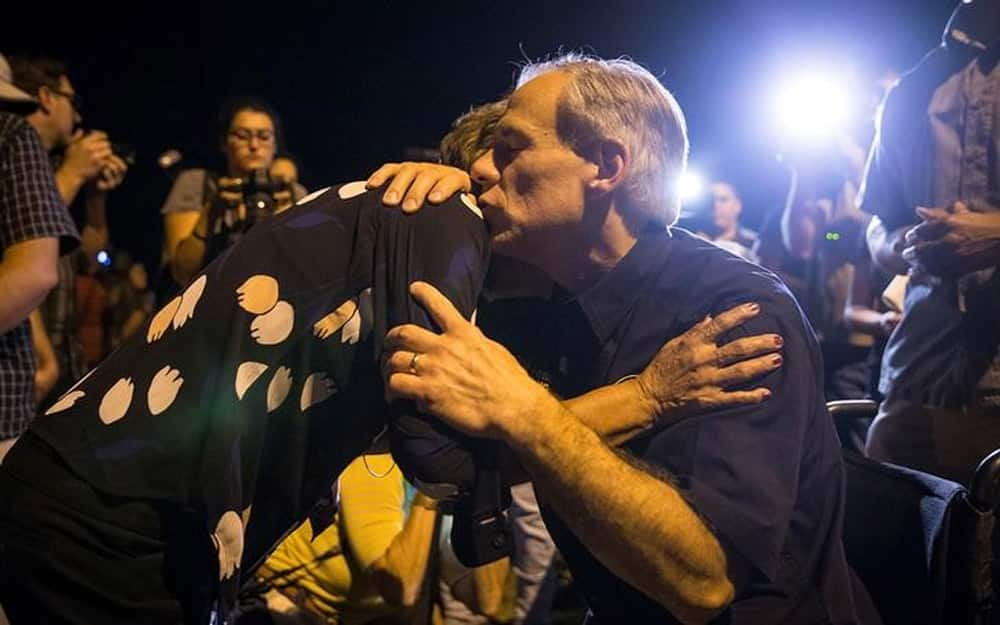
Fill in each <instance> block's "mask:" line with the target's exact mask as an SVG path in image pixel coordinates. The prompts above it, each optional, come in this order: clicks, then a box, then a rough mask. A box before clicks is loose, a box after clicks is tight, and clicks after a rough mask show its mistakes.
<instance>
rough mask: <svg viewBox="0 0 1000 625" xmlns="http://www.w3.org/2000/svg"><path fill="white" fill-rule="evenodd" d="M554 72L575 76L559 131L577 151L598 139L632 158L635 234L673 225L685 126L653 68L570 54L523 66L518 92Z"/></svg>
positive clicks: (630, 216) (629, 194) (628, 191)
mask: <svg viewBox="0 0 1000 625" xmlns="http://www.w3.org/2000/svg"><path fill="white" fill-rule="evenodd" d="M552 71H559V72H564V73H566V74H568V75H569V77H570V82H569V83H568V84H567V86H566V88H565V89H564V91H563V93H562V94H561V95H560V96H559V103H558V118H557V122H556V132H557V133H558V134H559V138H560V139H561V140H562V141H563V142H564V143H566V144H567V145H568V146H570V147H571V148H573V149H574V150H576V151H578V152H583V151H584V149H585V148H586V147H587V146H588V145H589V144H591V143H592V142H593V141H594V140H595V139H614V140H617V141H620V142H622V143H623V144H624V145H626V146H627V147H628V149H629V152H630V153H631V156H632V169H631V171H630V172H628V174H627V178H626V179H625V181H624V184H623V190H624V194H625V195H624V197H625V200H626V204H627V206H626V214H625V217H626V219H627V221H628V222H629V224H630V226H631V227H632V228H633V230H636V229H638V228H642V227H643V226H645V225H646V224H647V223H648V222H650V221H655V222H656V223H658V224H660V225H664V226H668V225H671V224H673V223H674V222H675V221H676V220H677V215H678V214H679V213H680V207H681V197H680V178H681V175H682V174H683V173H684V168H685V167H686V166H687V154H688V139H687V124H686V122H685V121H684V113H683V112H681V107H680V105H678V104H677V100H675V99H674V96H672V95H671V94H670V92H669V91H667V89H666V88H665V87H664V86H663V85H662V84H660V81H659V80H657V79H656V77H655V76H653V75H652V74H651V73H650V72H649V71H648V70H646V69H645V68H644V67H642V66H641V65H639V64H638V63H635V62H633V61H630V60H627V59H600V58H596V57H592V56H585V55H581V54H566V55H562V56H559V57H556V58H553V59H549V60H546V61H541V62H538V63H532V64H529V65H526V66H525V67H523V68H522V70H521V73H520V76H519V77H518V81H517V86H518V87H520V86H521V85H523V84H524V83H526V82H528V81H529V80H531V79H532V78H535V77H536V76H539V75H541V74H545V73H548V72H552Z"/></svg>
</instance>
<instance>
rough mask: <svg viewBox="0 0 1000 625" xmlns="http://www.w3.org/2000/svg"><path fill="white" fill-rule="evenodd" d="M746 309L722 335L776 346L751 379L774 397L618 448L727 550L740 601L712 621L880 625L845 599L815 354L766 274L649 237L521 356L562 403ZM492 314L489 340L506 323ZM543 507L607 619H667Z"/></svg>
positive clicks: (544, 326)
mask: <svg viewBox="0 0 1000 625" xmlns="http://www.w3.org/2000/svg"><path fill="white" fill-rule="evenodd" d="M751 301H753V302H758V303H759V304H760V305H761V308H762V312H761V313H760V314H759V315H758V316H757V317H755V318H753V319H752V320H750V321H748V322H747V323H746V324H744V325H743V326H740V327H739V328H737V329H735V330H733V331H732V332H730V333H729V335H728V336H726V337H724V340H732V339H734V338H739V337H741V336H747V335H755V334H764V333H772V332H773V333H778V334H781V335H782V336H783V337H784V339H785V347H784V350H783V351H784V358H785V361H784V364H783V366H782V367H781V368H780V369H778V370H777V371H775V372H773V373H771V374H768V375H767V376H766V377H764V378H763V379H762V380H756V381H754V382H753V383H751V384H748V385H747V387H748V388H750V387H756V386H758V385H763V386H766V387H767V388H769V389H770V390H771V391H772V393H773V396H772V397H771V398H770V400H768V401H767V402H765V403H764V404H761V405H758V406H746V407H739V408H731V409H726V410H717V411H714V412H711V413H709V414H705V415H702V416H700V417H695V418H692V419H689V420H687V421H684V422H681V423H679V424H677V425H674V426H672V427H669V428H667V429H664V430H662V431H655V430H654V431H653V432H651V433H648V434H646V435H643V436H642V437H640V438H637V439H635V440H633V441H631V442H630V443H629V444H628V445H627V449H628V450H629V451H630V452H631V453H632V454H634V455H635V456H636V457H637V458H639V459H640V460H641V461H642V462H643V463H645V464H646V465H647V466H649V467H652V469H653V470H654V471H655V470H662V471H663V472H664V473H665V477H664V479H665V480H669V481H671V482H672V483H674V484H675V485H676V487H677V488H678V489H679V491H680V492H681V494H682V495H683V497H684V498H685V499H686V500H687V501H688V502H689V503H690V505H691V506H692V508H693V509H694V510H695V511H696V512H697V513H698V514H699V515H700V516H701V517H702V518H703V519H704V520H705V523H706V525H707V526H708V527H709V528H710V529H711V530H712V531H713V533H714V534H715V535H716V536H717V537H718V539H719V541H720V543H721V544H722V546H723V548H724V550H725V553H726V556H727V560H728V567H729V576H730V579H731V580H732V581H733V583H734V585H735V588H736V597H735V600H734V602H733V604H732V606H731V607H730V608H729V609H728V610H727V611H726V612H725V614H724V615H723V616H721V617H720V618H719V621H718V622H730V623H734V624H748V623H796V624H797V623H828V622H830V623H853V622H857V619H856V618H855V612H857V613H858V614H859V615H860V614H864V615H865V618H866V620H864V621H863V622H866V623H867V622H876V623H877V622H878V619H877V616H876V617H875V618H874V620H869V618H868V617H867V615H869V614H874V611H873V609H872V608H871V606H870V603H869V599H868V598H867V595H866V594H863V596H859V597H856V596H855V593H854V592H852V581H851V574H850V573H849V570H848V567H847V563H846V560H845V558H844V551H843V547H842V544H841V526H842V522H843V490H844V473H843V467H842V465H841V456H840V447H839V443H838V441H837V437H836V434H835V432H834V428H833V424H832V422H831V419H830V417H829V415H828V414H827V412H826V408H825V404H824V401H823V385H822V364H821V362H820V356H819V349H818V346H817V344H816V340H815V338H814V336H813V334H812V332H811V331H810V329H809V327H808V324H807V323H806V321H805V319H804V317H803V315H802V312H801V310H800V309H799V308H798V306H797V305H796V303H795V301H794V300H793V298H792V297H791V295H790V294H789V292H788V290H787V289H786V288H785V287H784V285H783V284H781V282H780V281H779V280H778V279H777V278H776V277H775V276H774V275H773V274H771V273H770V272H768V271H766V270H764V269H762V268H760V267H758V266H756V265H753V264H750V263H748V262H745V261H743V260H742V259H740V258H738V257H736V256H734V255H732V254H730V253H728V252H725V251H723V250H721V249H719V248H718V247H716V246H714V245H712V244H710V243H708V242H705V241H702V240H701V239H698V238H696V237H694V236H693V235H691V234H689V233H688V232H686V231H683V230H680V229H674V230H673V231H664V230H657V231H652V232H647V233H645V234H644V235H643V236H642V237H640V239H639V241H638V242H637V243H636V245H635V246H634V247H633V249H632V250H631V251H630V252H629V253H628V255H626V257H625V258H624V259H623V260H622V261H621V262H619V264H618V265H617V266H616V267H615V268H614V269H613V270H612V271H611V272H609V273H608V274H607V275H606V276H604V277H603V278H602V279H601V281H600V282H599V283H597V284H596V285H594V286H593V287H592V288H590V289H588V290H587V291H585V292H584V293H582V294H580V295H579V296H577V297H574V298H572V299H569V300H566V301H564V302H563V303H562V304H556V305H553V307H552V310H550V311H549V312H550V313H551V314H549V315H547V322H546V323H540V322H538V321H536V322H535V323H533V324H531V325H530V327H529V331H530V333H531V336H530V339H528V340H526V341H524V342H523V345H526V346H527V348H528V349H530V350H531V353H530V354H529V355H528V356H527V357H526V358H525V360H527V361H529V362H528V363H527V364H528V367H529V369H531V370H534V371H539V370H543V371H548V373H547V374H543V375H547V376H548V377H549V378H550V379H549V382H550V384H551V386H552V388H553V389H554V390H555V391H556V392H557V393H558V394H559V395H560V396H563V397H573V396H577V395H580V394H582V393H585V392H587V391H590V390H592V389H594V388H597V387H599V386H603V385H607V384H613V383H615V382H617V381H619V380H620V379H621V378H623V377H625V376H628V375H631V374H635V373H638V372H640V371H641V370H642V369H643V367H644V366H645V365H646V364H648V363H649V361H650V360H651V359H652V357H653V355H654V354H655V353H656V351H657V350H659V348H660V347H661V346H662V345H663V344H664V343H665V342H667V341H668V340H669V339H671V338H673V337H675V336H678V335H679V334H681V333H682V332H684V331H685V330H687V329H688V328H690V327H691V326H693V325H695V324H696V323H698V322H699V321H701V320H702V319H704V318H705V316H706V315H709V314H718V313H720V312H722V311H724V310H726V309H728V308H730V307H732V306H735V305H737V304H742V303H747V302H751ZM522 310H524V311H527V313H528V314H530V312H531V311H530V309H528V308H523V309H522ZM486 313H487V311H486V310H485V309H484V310H483V315H482V316H481V319H482V324H483V326H484V331H485V332H486V333H487V334H490V332H491V328H492V327H494V326H496V325H497V324H499V326H501V327H502V326H503V325H504V324H503V320H502V319H499V318H498V317H497V315H496V314H491V315H487V314H486ZM513 332H514V334H517V331H516V330H514V331H513ZM506 333H510V330H507V331H506ZM491 336H492V335H491ZM511 339H512V340H515V339H514V337H511ZM541 344H544V345H545V347H544V348H542V347H540V345H541ZM516 348H517V347H516V344H515V349H516ZM540 360H541V361H544V362H543V363H542V364H539V361H540ZM532 361H533V362H532ZM581 461H583V459H581ZM581 496H585V495H581ZM540 498H541V499H543V500H544V494H543V493H540ZM544 512H545V518H546V525H547V526H548V528H549V530H550V532H551V533H552V536H553V538H554V539H555V541H556V544H557V546H558V547H559V549H560V550H561V551H562V553H563V555H564V556H565V558H566V561H567V562H568V563H569V565H570V568H571V570H572V572H573V575H574V577H575V579H576V580H578V581H579V582H580V584H581V587H582V588H583V590H584V593H585V595H586V597H587V600H588V603H589V604H590V606H591V609H592V610H593V612H594V613H595V615H596V616H597V618H598V620H599V621H600V622H601V623H602V624H619V623H628V624H630V625H634V624H642V623H650V624H652V623H657V624H664V623H674V622H676V621H675V619H674V618H673V617H671V616H670V615H669V614H668V613H667V612H666V611H665V610H664V609H663V608H662V607H661V606H659V605H658V604H656V603H654V602H653V601H652V600H651V599H649V598H648V597H646V596H645V595H643V594H642V593H641V592H639V591H637V590H636V589H634V588H631V587H630V586H629V585H627V584H626V583H625V582H623V581H622V580H621V579H619V578H617V577H616V576H614V575H613V574H611V573H610V572H609V571H608V570H607V569H606V568H604V567H603V566H602V565H601V564H599V563H598V562H597V560H596V559H594V558H593V556H591V555H590V553H589V552H588V550H587V549H586V547H585V546H584V545H582V544H581V543H580V542H579V541H578V540H577V539H576V537H575V536H574V535H573V534H572V533H571V532H570V531H569V529H568V528H567V526H566V525H565V524H564V523H563V522H562V521H561V520H560V519H559V517H558V515H557V514H556V513H555V512H554V511H553V510H552V509H545V510H544ZM625 525H626V526H627V523H626V524H625ZM587 540H588V541H593V540H599V538H595V537H587ZM856 602H857V604H858V605H857V610H856V609H855V603H856Z"/></svg>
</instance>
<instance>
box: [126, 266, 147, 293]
mask: <svg viewBox="0 0 1000 625" xmlns="http://www.w3.org/2000/svg"><path fill="white" fill-rule="evenodd" d="M128 280H129V282H131V283H132V286H133V287H135V289H136V290H138V291H145V290H146V287H147V286H149V275H148V274H147V273H146V267H145V266H144V265H143V264H142V263H133V264H132V266H131V267H130V268H129V270H128Z"/></svg>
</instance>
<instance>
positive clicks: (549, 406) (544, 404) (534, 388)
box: [498, 382, 564, 447]
mask: <svg viewBox="0 0 1000 625" xmlns="http://www.w3.org/2000/svg"><path fill="white" fill-rule="evenodd" d="M524 392H525V393H526V395H527V399H526V400H525V401H524V402H523V403H522V404H521V406H522V408H521V410H519V411H517V412H515V413H514V414H513V415H512V416H510V417H508V418H506V419H504V420H503V421H502V422H500V423H499V424H498V425H499V429H500V436H499V438H500V439H501V440H502V441H504V442H505V443H507V444H508V445H509V446H511V447H523V446H525V445H529V446H530V445H531V444H533V443H534V440H535V438H536V437H537V436H538V427H537V426H538V423H539V421H540V420H543V419H546V418H550V417H551V416H552V415H554V414H556V413H558V412H560V411H563V410H564V408H563V407H562V403H561V402H560V401H559V400H558V399H557V398H556V397H555V396H554V395H552V394H551V393H550V392H549V391H548V390H546V389H545V387H543V386H542V385H541V384H538V383H537V382H532V384H531V386H530V388H526V389H524Z"/></svg>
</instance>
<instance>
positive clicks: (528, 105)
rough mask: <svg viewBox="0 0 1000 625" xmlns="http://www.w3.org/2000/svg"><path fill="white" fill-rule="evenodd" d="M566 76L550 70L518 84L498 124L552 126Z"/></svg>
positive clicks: (566, 79) (523, 126) (553, 125)
mask: <svg viewBox="0 0 1000 625" xmlns="http://www.w3.org/2000/svg"><path fill="white" fill-rule="evenodd" d="M569 80H570V78H569V76H568V75H567V74H566V73H564V72H560V71H551V72H546V73H544V74H541V75H540V76H536V77H535V78H532V79H531V80H529V81H528V82H526V83H524V84H523V85H521V86H520V87H518V88H517V90H516V91H514V93H513V94H511V96H510V100H509V101H508V103H507V111H506V112H505V113H504V115H503V117H502V118H501V120H500V127H501V128H503V127H504V126H510V127H514V128H519V129H525V127H530V126H535V127H541V128H553V127H555V123H556V110H557V105H558V102H559V96H560V95H561V94H562V92H563V89H564V88H565V87H566V83H567V82H569Z"/></svg>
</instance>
